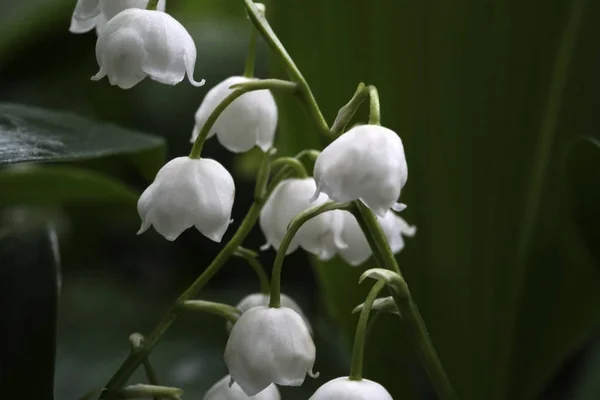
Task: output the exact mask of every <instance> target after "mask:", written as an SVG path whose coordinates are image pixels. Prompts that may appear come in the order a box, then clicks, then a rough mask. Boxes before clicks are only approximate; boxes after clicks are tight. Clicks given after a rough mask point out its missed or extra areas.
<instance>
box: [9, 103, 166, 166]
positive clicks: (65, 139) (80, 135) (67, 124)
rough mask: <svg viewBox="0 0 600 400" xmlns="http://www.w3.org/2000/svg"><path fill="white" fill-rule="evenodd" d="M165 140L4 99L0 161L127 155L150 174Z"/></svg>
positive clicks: (160, 160) (160, 159) (159, 163)
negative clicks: (6, 102)
mask: <svg viewBox="0 0 600 400" xmlns="http://www.w3.org/2000/svg"><path fill="white" fill-rule="evenodd" d="M163 142H164V141H163V139H162V138H158V137H155V136H150V135H146V134H141V133H137V132H133V131H130V130H128V129H124V128H120V127H118V126H115V125H113V124H110V123H102V122H97V121H92V120H89V119H86V118H82V117H79V116H76V115H72V114H68V113H63V112H57V111H51V110H43V109H40V108H35V107H29V106H24V105H20V104H0V165H2V164H10V163H20V162H33V161H35V162H46V161H74V160H90V159H92V160H93V159H99V158H103V157H108V156H126V157H128V159H129V161H130V162H131V163H132V164H133V165H135V166H136V167H137V168H138V169H139V170H140V172H141V173H142V174H143V175H144V176H145V177H147V178H148V177H154V174H156V172H157V170H158V168H159V167H160V166H161V165H162V163H163V157H164V153H163V151H164V143H163Z"/></svg>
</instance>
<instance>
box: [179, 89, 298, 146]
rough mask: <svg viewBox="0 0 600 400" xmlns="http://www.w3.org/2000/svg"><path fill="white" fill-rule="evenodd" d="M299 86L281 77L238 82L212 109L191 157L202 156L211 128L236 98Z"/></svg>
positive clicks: (292, 90)
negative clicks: (252, 93)
mask: <svg viewBox="0 0 600 400" xmlns="http://www.w3.org/2000/svg"><path fill="white" fill-rule="evenodd" d="M297 88H298V85H296V84H295V83H294V82H289V81H282V80H280V79H261V80H253V81H250V82H244V83H238V84H235V85H232V86H231V89H235V90H234V91H233V92H231V93H230V94H229V95H228V96H227V97H225V98H224V99H223V101H222V102H221V103H219V105H218V106H216V107H215V109H214V110H213V111H212V113H211V114H210V115H209V116H208V118H207V119H206V122H205V123H204V125H203V126H202V128H201V129H200V132H199V133H198V136H197V137H196V140H195V141H194V145H193V146H192V150H191V152H190V158H200V155H201V153H202V146H203V145H204V141H205V140H206V138H207V137H208V134H209V133H210V130H211V129H212V127H213V125H214V124H215V122H217V119H218V118H219V115H221V113H222V112H223V111H225V109H226V108H227V106H229V105H230V104H231V103H233V101H234V100H235V99H237V98H238V97H240V96H241V95H243V94H244V93H248V92H252V91H254V90H263V89H269V90H285V91H290V92H295V91H296V89H297Z"/></svg>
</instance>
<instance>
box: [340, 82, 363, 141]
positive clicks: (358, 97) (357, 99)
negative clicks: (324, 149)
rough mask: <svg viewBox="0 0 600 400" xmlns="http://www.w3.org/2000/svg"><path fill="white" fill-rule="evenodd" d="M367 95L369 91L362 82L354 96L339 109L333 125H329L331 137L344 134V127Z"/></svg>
mask: <svg viewBox="0 0 600 400" xmlns="http://www.w3.org/2000/svg"><path fill="white" fill-rule="evenodd" d="M368 95H369V91H368V90H367V87H366V86H365V84H364V83H362V82H361V83H359V84H358V87H357V88H356V91H355V92H354V95H353V96H352V98H351V99H350V101H349V102H348V103H347V104H346V105H344V106H343V107H342V108H340V110H339V111H338V114H337V117H336V118H335V121H333V125H331V134H332V135H333V137H338V136H340V135H341V134H342V133H344V130H345V129H346V126H347V125H348V124H349V123H350V121H351V120H352V118H353V117H354V114H356V112H357V111H358V109H359V108H360V106H361V104H362V103H363V101H365V99H366V98H367V96H368Z"/></svg>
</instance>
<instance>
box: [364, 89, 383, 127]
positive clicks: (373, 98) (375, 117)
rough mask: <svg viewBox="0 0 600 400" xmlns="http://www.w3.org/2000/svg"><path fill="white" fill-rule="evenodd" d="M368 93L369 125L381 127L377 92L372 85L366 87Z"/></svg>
mask: <svg viewBox="0 0 600 400" xmlns="http://www.w3.org/2000/svg"><path fill="white" fill-rule="evenodd" d="M367 89H368V91H369V124H370V125H381V111H380V107H379V92H378V91H377V88H376V87H375V86H373V85H369V86H368V87H367Z"/></svg>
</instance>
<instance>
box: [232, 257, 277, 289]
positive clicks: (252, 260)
mask: <svg viewBox="0 0 600 400" xmlns="http://www.w3.org/2000/svg"><path fill="white" fill-rule="evenodd" d="M233 255H234V256H237V257H240V258H243V259H244V260H246V262H247V263H248V264H249V265H250V266H251V267H252V269H253V270H254V272H256V276H258V280H259V281H260V291H261V293H263V294H269V291H270V290H271V282H269V276H268V275H267V273H266V272H265V269H264V267H263V266H262V264H261V263H260V261H258V253H256V252H255V251H252V250H250V249H246V248H244V247H238V248H237V250H236V251H235V253H233Z"/></svg>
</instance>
